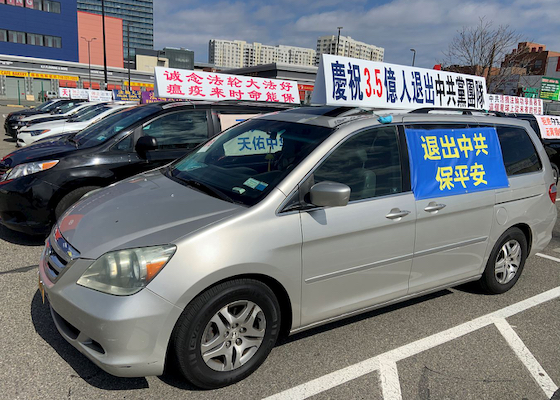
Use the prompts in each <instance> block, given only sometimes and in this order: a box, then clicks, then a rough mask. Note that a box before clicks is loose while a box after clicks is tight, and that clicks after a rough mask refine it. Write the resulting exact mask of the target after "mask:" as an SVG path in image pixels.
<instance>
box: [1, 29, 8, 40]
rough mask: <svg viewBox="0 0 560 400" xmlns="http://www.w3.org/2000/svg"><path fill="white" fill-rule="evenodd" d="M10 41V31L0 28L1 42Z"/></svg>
mask: <svg viewBox="0 0 560 400" xmlns="http://www.w3.org/2000/svg"><path fill="white" fill-rule="evenodd" d="M7 41H8V31H7V30H5V29H0V42H7Z"/></svg>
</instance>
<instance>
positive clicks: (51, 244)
mask: <svg viewBox="0 0 560 400" xmlns="http://www.w3.org/2000/svg"><path fill="white" fill-rule="evenodd" d="M45 252H46V254H45V258H46V260H47V268H46V272H47V274H48V277H49V280H50V281H51V282H53V283H54V282H56V281H57V280H58V279H59V278H60V276H61V275H62V274H63V273H64V271H66V269H67V268H68V267H69V266H70V264H71V263H72V261H74V260H75V259H76V258H79V257H80V253H79V252H78V251H77V250H76V249H74V248H73V247H72V246H71V245H70V244H69V243H68V242H67V241H66V239H64V237H63V236H62V235H61V234H60V230H59V229H58V227H57V228H56V229H55V231H54V232H53V233H52V234H51V236H50V238H49V240H48V241H47V247H46V249H45Z"/></svg>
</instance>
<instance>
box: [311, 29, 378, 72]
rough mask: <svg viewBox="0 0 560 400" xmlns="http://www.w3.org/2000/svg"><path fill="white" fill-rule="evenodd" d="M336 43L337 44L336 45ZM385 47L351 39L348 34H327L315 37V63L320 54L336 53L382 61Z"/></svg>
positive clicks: (317, 62) (317, 61)
mask: <svg viewBox="0 0 560 400" xmlns="http://www.w3.org/2000/svg"><path fill="white" fill-rule="evenodd" d="M337 43H338V46H337ZM384 53H385V49H384V48H383V47H377V46H374V45H373V44H367V43H363V42H359V41H357V40H355V39H352V38H351V37H350V36H340V38H339V37H338V36H337V35H328V36H321V37H319V38H318V39H317V56H316V64H317V65H319V60H320V59H321V54H336V55H340V56H344V57H351V58H360V59H362V60H370V61H383V56H384Z"/></svg>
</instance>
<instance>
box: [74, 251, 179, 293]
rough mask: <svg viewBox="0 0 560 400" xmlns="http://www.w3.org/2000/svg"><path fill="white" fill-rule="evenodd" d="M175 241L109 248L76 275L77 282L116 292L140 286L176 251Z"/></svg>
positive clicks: (144, 284)
mask: <svg viewBox="0 0 560 400" xmlns="http://www.w3.org/2000/svg"><path fill="white" fill-rule="evenodd" d="M175 250H177V247H176V246H174V245H166V246H153V247H140V248H136V249H127V250H119V251H112V252H109V253H106V254H104V255H102V256H101V257H99V258H98V259H97V260H95V262H94V263H93V264H92V265H91V266H90V267H89V268H88V269H87V270H86V271H85V272H84V273H83V275H82V276H81V277H80V279H78V282H77V283H78V285H81V286H84V287H87V288H89V289H93V290H98V291H100V292H103V293H107V294H112V295H115V296H128V295H131V294H134V293H137V292H139V291H140V290H142V289H143V288H144V287H146V285H147V284H148V283H150V281H152V279H154V278H155V277H156V275H157V274H158V273H159V272H160V271H161V270H162V269H163V267H164V266H165V265H166V264H167V262H168V261H169V260H170V259H171V257H172V256H173V254H175Z"/></svg>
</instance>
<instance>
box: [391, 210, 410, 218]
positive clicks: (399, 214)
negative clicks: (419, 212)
mask: <svg viewBox="0 0 560 400" xmlns="http://www.w3.org/2000/svg"><path fill="white" fill-rule="evenodd" d="M408 214H410V211H406V210H401V209H399V208H393V209H392V210H391V211H390V212H389V214H387V215H386V216H385V218H389V219H399V218H402V217H406V216H407V215H408Z"/></svg>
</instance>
